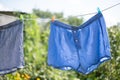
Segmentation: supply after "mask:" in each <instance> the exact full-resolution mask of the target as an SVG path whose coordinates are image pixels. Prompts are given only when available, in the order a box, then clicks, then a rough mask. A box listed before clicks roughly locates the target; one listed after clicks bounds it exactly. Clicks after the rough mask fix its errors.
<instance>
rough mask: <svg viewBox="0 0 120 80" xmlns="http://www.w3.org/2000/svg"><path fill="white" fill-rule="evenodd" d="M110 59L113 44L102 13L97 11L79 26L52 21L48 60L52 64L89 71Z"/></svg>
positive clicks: (82, 71) (57, 66) (87, 72)
mask: <svg viewBox="0 0 120 80" xmlns="http://www.w3.org/2000/svg"><path fill="white" fill-rule="evenodd" d="M109 59H111V53H110V43H109V38H108V33H107V30H106V25H105V21H104V17H103V15H102V13H97V14H96V15H94V16H93V17H91V18H90V19H89V20H88V21H86V22H85V23H84V24H82V25H80V26H76V27H73V26H71V25H68V24H65V23H62V22H60V21H57V20H55V21H54V22H51V26H50V35H49V41H48V59H47V62H48V65H49V66H53V67H54V68H57V69H61V70H70V69H73V70H75V71H78V72H80V73H83V74H89V73H90V72H92V71H93V70H95V69H96V68H97V67H98V66H99V65H100V64H101V63H103V62H104V61H106V60H109Z"/></svg>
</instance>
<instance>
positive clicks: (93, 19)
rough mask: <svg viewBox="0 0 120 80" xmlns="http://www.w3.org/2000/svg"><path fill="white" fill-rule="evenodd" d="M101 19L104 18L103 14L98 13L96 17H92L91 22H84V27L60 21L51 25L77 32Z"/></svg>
mask: <svg viewBox="0 0 120 80" xmlns="http://www.w3.org/2000/svg"><path fill="white" fill-rule="evenodd" d="M100 17H103V15H102V13H97V14H96V15H94V16H93V17H91V18H90V19H89V20H87V21H86V22H84V23H83V24H82V25H80V26H75V27H74V26H72V25H69V24H66V23H63V22H60V21H58V20H55V21H53V22H52V21H51V24H54V25H56V26H58V27H62V28H66V29H72V30H77V29H81V28H84V27H86V26H87V25H89V24H90V23H92V22H93V21H95V20H96V19H99V18H100Z"/></svg>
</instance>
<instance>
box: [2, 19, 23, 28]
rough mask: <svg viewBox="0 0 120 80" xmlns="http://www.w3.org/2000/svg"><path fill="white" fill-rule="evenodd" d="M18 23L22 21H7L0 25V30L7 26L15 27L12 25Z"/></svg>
mask: <svg viewBox="0 0 120 80" xmlns="http://www.w3.org/2000/svg"><path fill="white" fill-rule="evenodd" d="M20 23H22V21H20V20H16V21H13V22H10V23H8V24H5V25H1V26H0V30H2V29H7V28H11V27H15V26H14V25H18V24H20Z"/></svg>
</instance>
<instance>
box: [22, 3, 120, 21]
mask: <svg viewBox="0 0 120 80" xmlns="http://www.w3.org/2000/svg"><path fill="white" fill-rule="evenodd" d="M118 5H120V2H119V3H117V4H114V5H112V6H110V7H107V8H105V9H103V10H101V12H104V11H107V10H109V9H112V8H113V7H116V6H118ZM96 13H97V12H91V13H86V14H81V15H77V16H73V17H80V16H87V15H92V14H96ZM59 19H64V18H59ZM23 20H36V19H23ZM50 20H51V19H50Z"/></svg>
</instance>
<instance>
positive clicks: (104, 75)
mask: <svg viewBox="0 0 120 80" xmlns="http://www.w3.org/2000/svg"><path fill="white" fill-rule="evenodd" d="M44 14H45V13H44ZM23 17H24V18H25V19H30V20H25V21H24V24H25V27H24V54H25V67H24V68H23V69H20V70H17V71H16V72H14V73H11V74H7V75H3V76H0V80H120V26H119V25H115V26H112V27H109V28H108V33H109V38H110V44H111V53H112V59H111V60H109V61H107V62H105V63H104V64H102V65H100V66H99V67H98V68H97V69H96V70H94V71H93V72H92V73H90V74H88V75H83V74H81V73H78V72H75V71H72V70H70V71H62V70H58V69H55V68H52V67H50V66H48V65H47V62H46V61H47V60H46V59H47V49H48V36H49V22H48V23H46V24H47V25H46V28H44V29H42V30H41V28H42V27H43V26H41V25H40V24H38V23H37V21H36V18H37V17H38V16H36V15H34V14H32V15H23ZM31 19H32V20H31ZM63 22H66V23H69V24H71V25H80V24H82V22H83V19H78V18H75V17H69V18H68V19H64V20H63Z"/></svg>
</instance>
